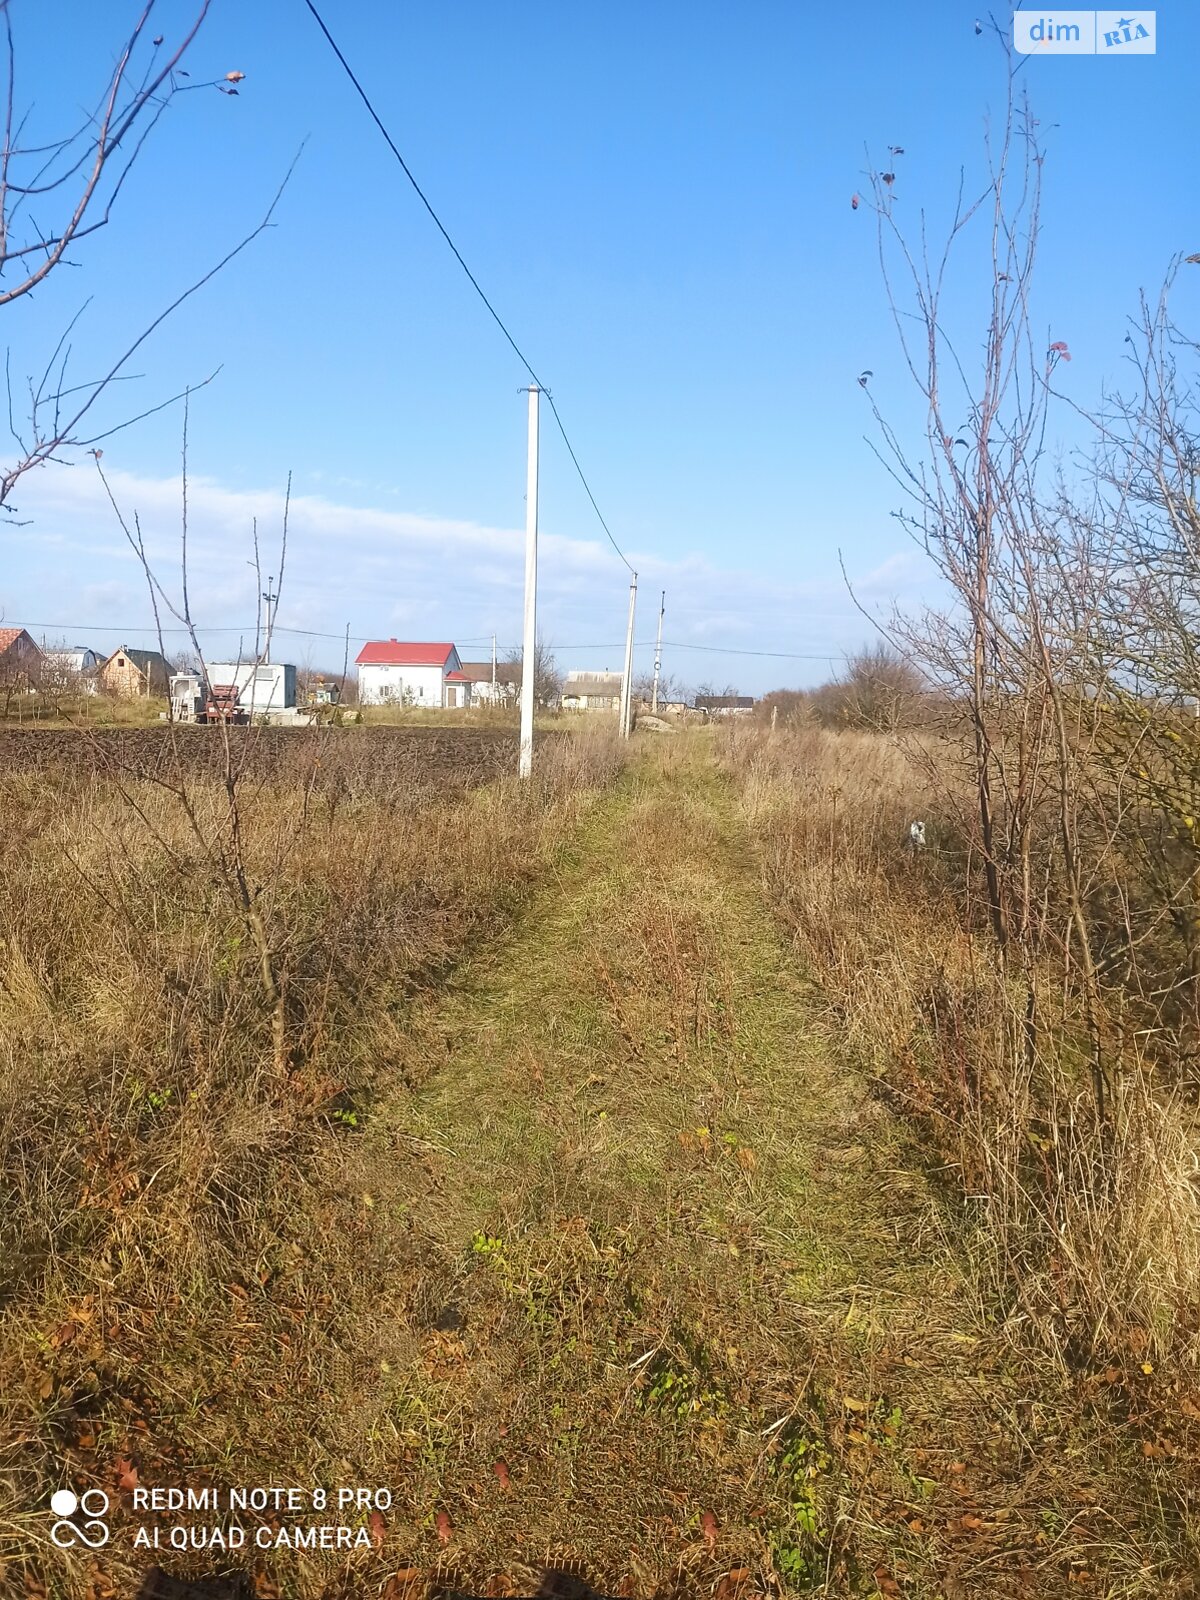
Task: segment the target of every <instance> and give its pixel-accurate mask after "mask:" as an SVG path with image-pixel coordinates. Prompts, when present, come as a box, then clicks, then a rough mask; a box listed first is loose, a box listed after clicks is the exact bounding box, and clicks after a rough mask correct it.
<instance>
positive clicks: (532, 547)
mask: <svg viewBox="0 0 1200 1600" xmlns="http://www.w3.org/2000/svg"><path fill="white" fill-rule="evenodd" d="M540 395H541V390H540V389H539V388H538V386H537V385H536V384H530V386H529V462H528V469H527V476H526V482H525V632H524V635H523V638H522V641H521V757H520V765H519V768H518V770H519V772H520V775H521V777H522V778H527V777H529V775H530V773H531V772H532V771H533V694H534V682H533V679H534V657H535V656H536V654H537V533H538V399H539V396H540ZM493 676H494V669H493Z"/></svg>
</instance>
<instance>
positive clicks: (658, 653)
mask: <svg viewBox="0 0 1200 1600" xmlns="http://www.w3.org/2000/svg"><path fill="white" fill-rule="evenodd" d="M666 609H667V591H666V590H665V589H664V590H663V592H662V599H661V600H660V601H659V602H658V638H657V639H656V640H655V641H654V692H653V694H652V695H651V696H650V711H651V713H652V715H654V716H657V715H658V675H659V673H660V672H661V671H662V619H663V613H664V612H665V611H666Z"/></svg>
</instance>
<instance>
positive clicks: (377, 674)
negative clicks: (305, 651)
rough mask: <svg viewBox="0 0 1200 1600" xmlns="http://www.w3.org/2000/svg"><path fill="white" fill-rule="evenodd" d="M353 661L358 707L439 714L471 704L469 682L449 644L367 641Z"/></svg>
mask: <svg viewBox="0 0 1200 1600" xmlns="http://www.w3.org/2000/svg"><path fill="white" fill-rule="evenodd" d="M355 660H356V664H357V666H358V703H359V705H363V706H389V705H391V706H418V707H419V706H426V707H429V708H431V709H433V710H441V709H442V708H444V707H460V708H461V707H465V706H469V705H470V703H471V680H470V679H469V678H468V677H467V675H466V673H465V672H464V671H463V669H462V662H461V661H460V660H459V658H458V651H457V650H456V649H455V648H454V646H453V645H452V644H414V643H412V642H411V641H409V640H404V639H370V640H368V641H367V643H366V644H365V645H363V647H362V649H361V650H360V651H359V652H358V655H357V657H356V658H355Z"/></svg>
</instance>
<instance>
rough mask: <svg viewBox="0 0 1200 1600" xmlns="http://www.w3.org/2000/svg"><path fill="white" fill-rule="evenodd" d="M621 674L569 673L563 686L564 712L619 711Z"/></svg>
mask: <svg viewBox="0 0 1200 1600" xmlns="http://www.w3.org/2000/svg"><path fill="white" fill-rule="evenodd" d="M622 681H623V678H622V674H621V673H619V672H568V673H567V681H566V682H565V683H564V684H563V690H562V708H563V710H564V711H619V710H620V709H621V684H622Z"/></svg>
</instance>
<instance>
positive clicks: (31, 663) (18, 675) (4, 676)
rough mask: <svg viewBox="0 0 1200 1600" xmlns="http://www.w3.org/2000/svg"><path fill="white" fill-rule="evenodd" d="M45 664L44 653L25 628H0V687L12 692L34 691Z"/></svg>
mask: <svg viewBox="0 0 1200 1600" xmlns="http://www.w3.org/2000/svg"><path fill="white" fill-rule="evenodd" d="M43 662H44V658H43V656H42V652H41V651H40V650H39V649H38V647H37V645H36V644H35V643H34V641H33V640H32V639H31V638H30V636H29V634H28V633H26V631H25V629H24V628H0V686H2V687H3V688H4V689H6V690H8V691H10V692H11V691H12V690H13V689H32V688H33V687H34V685H35V684H36V683H37V682H38V680H39V678H40V677H41V672H42V666H43Z"/></svg>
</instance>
